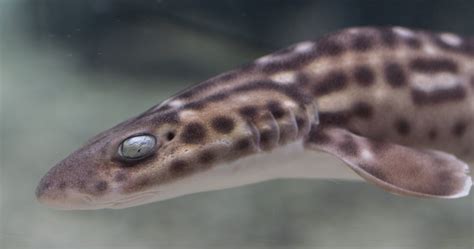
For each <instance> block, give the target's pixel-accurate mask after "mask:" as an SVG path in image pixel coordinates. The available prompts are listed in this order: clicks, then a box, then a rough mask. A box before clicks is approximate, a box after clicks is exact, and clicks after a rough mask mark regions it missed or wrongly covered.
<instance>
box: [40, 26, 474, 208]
mask: <svg viewBox="0 0 474 249" xmlns="http://www.w3.org/2000/svg"><path fill="white" fill-rule="evenodd" d="M473 95H474V37H461V36H458V35H454V34H449V33H430V32H425V31H416V30H410V29H406V28H401V27H387V28H372V27H363V28H351V29H345V30H342V31H339V32H336V33H333V34H330V35H328V36H325V37H323V38H321V39H319V40H316V41H306V42H301V43H298V44H295V45H293V46H290V47H288V48H286V49H283V50H280V51H277V52H276V53H274V54H271V55H268V56H264V57H262V58H260V59H258V60H256V61H254V62H253V63H250V64H248V65H246V66H243V67H241V68H240V69H237V70H234V71H230V72H228V73H224V74H222V75H219V76H217V77H214V78H211V79H209V80H207V81H205V82H202V83H200V84H198V85H196V86H195V87H192V88H190V89H187V90H185V91H183V92H181V93H179V94H177V95H175V96H174V97H171V98H170V99H168V100H166V101H164V102H163V103H161V104H159V105H157V106H155V107H152V108H150V109H149V110H147V111H146V112H144V113H142V114H141V115H139V116H137V117H134V118H131V119H129V120H127V121H125V122H123V123H121V124H119V125H117V126H115V127H113V128H111V129H110V130H107V131H105V132H103V133H101V134H99V135H97V136H96V137H95V138H93V139H91V140H90V142H89V143H87V144H86V145H84V146H83V147H82V148H81V149H79V150H77V151H76V152H74V153H72V154H71V155H70V156H69V157H68V158H66V159H65V160H63V161H62V162H60V163H59V164H58V165H56V166H55V167H54V168H53V169H51V171H50V172H49V173H48V174H47V175H46V176H45V177H44V178H43V179H42V180H41V182H40V184H39V186H38V188H37V191H36V195H37V197H38V199H39V200H40V201H41V202H44V203H46V204H49V205H51V206H55V207H59V208H101V207H106V206H107V205H105V204H104V203H113V202H114V201H116V200H117V199H127V198H132V199H133V196H134V193H139V192H146V191H147V190H149V189H159V188H160V186H164V185H166V184H169V183H171V182H176V181H185V179H186V178H188V177H190V176H192V175H196V174H202V172H206V171H208V170H209V169H211V168H213V167H216V165H220V164H222V163H223V162H233V161H237V160H239V159H241V158H245V157H248V156H250V155H255V154H262V153H266V152H268V151H272V150H274V149H275V148H278V147H281V146H283V145H285V144H289V143H293V142H296V141H301V142H303V140H305V139H306V141H308V139H314V138H315V137H316V138H317V139H316V140H320V139H321V140H320V141H323V140H324V139H325V137H324V135H322V134H319V135H315V133H314V132H313V133H311V132H310V131H311V127H313V130H314V129H316V128H314V127H317V129H324V128H325V127H329V128H333V127H338V128H340V129H343V130H344V131H347V132H349V133H350V134H358V135H360V136H363V137H366V138H368V139H374V140H377V141H388V142H390V143H392V144H401V145H406V146H411V147H422V148H431V149H437V150H441V151H444V152H447V153H452V154H454V155H456V156H457V157H459V158H461V159H463V160H468V161H470V160H472V159H474V151H472V150H471V145H472V141H474V123H473V121H474V116H473V113H474V110H473V108H474V102H473V101H474V98H473ZM138 134H150V135H153V136H154V137H156V138H157V141H158V142H157V146H156V148H155V150H154V152H153V153H152V154H151V155H150V156H148V157H146V158H144V159H141V160H126V159H124V158H123V157H121V156H120V155H119V154H118V152H117V151H118V148H119V147H120V145H121V143H122V141H124V140H125V139H126V138H128V137H130V136H135V135H138ZM309 134H313V135H314V136H313V138H310V137H309ZM326 138H327V137H326ZM323 150H324V149H323ZM355 150H357V145H356V144H354V143H351V142H349V140H348V141H347V142H346V143H344V144H343V145H341V147H339V149H338V150H337V151H346V152H347V153H349V154H351V153H355ZM374 172H375V171H374ZM374 174H376V173H374ZM190 192H192V191H190ZM99 203H100V204H99Z"/></svg>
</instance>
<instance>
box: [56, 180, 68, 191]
mask: <svg viewBox="0 0 474 249" xmlns="http://www.w3.org/2000/svg"><path fill="white" fill-rule="evenodd" d="M66 186H67V183H66V182H64V181H62V182H61V183H59V186H58V187H59V189H60V190H64V189H65V188H66Z"/></svg>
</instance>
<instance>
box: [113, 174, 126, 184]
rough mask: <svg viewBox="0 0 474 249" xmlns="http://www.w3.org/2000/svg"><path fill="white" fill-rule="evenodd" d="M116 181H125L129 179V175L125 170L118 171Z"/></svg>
mask: <svg viewBox="0 0 474 249" xmlns="http://www.w3.org/2000/svg"><path fill="white" fill-rule="evenodd" d="M114 179H115V181H116V182H123V181H125V180H127V175H126V174H125V173H123V172H118V173H117V174H116V175H115V177H114Z"/></svg>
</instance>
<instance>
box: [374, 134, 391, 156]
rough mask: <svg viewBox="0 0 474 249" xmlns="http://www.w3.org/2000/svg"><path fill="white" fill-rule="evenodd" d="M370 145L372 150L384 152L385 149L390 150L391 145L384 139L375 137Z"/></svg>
mask: <svg viewBox="0 0 474 249" xmlns="http://www.w3.org/2000/svg"><path fill="white" fill-rule="evenodd" d="M379 137H384V136H379ZM369 146H370V150H371V151H373V152H374V153H383V152H384V151H388V150H389V149H390V146H391V145H390V144H389V143H387V142H385V141H383V139H380V138H374V139H372V141H371V142H370V144H369Z"/></svg>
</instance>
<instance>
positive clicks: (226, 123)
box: [211, 116, 235, 134]
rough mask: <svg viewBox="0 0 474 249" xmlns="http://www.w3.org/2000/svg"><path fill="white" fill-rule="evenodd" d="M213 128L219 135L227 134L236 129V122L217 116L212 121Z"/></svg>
mask: <svg viewBox="0 0 474 249" xmlns="http://www.w3.org/2000/svg"><path fill="white" fill-rule="evenodd" d="M211 126H212V128H214V130H216V131H217V132H219V133H223V134H227V133H230V132H232V130H233V129H234V127H235V123H234V120H232V119H231V118H229V117H226V116H217V117H215V118H213V119H212V121H211Z"/></svg>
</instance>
